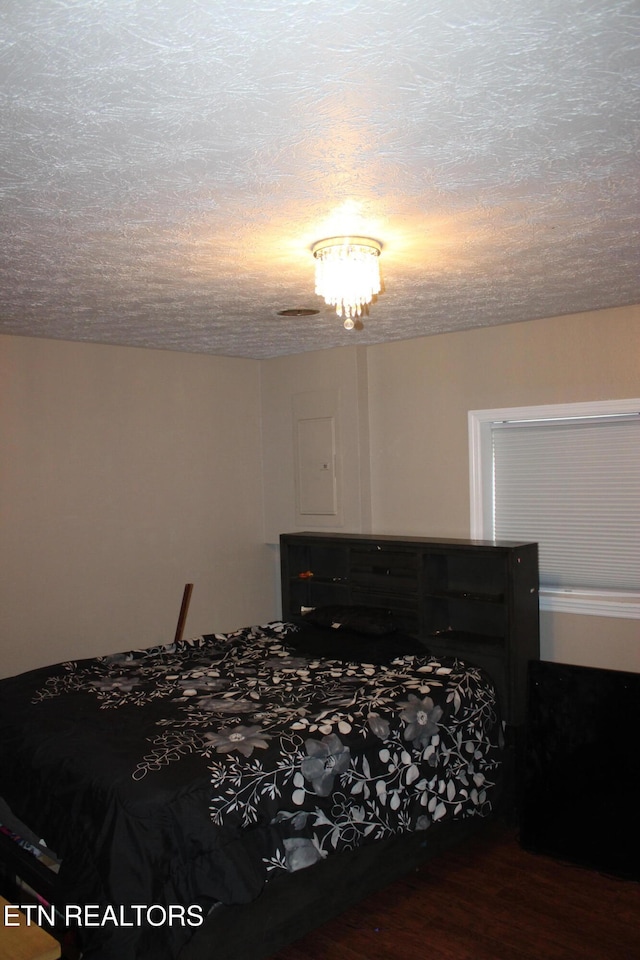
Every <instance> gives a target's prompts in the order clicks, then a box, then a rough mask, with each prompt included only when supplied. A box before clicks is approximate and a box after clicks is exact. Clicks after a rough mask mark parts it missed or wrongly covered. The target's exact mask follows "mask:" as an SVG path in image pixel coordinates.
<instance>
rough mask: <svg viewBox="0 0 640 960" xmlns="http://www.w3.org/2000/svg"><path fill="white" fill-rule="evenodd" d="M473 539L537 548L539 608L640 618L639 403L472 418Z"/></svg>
mask: <svg viewBox="0 0 640 960" xmlns="http://www.w3.org/2000/svg"><path fill="white" fill-rule="evenodd" d="M469 444H470V464H471V536H472V537H474V538H475V539H489V540H492V539H502V540H526V541H531V540H535V541H537V542H538V543H539V544H540V586H541V591H540V606H541V608H542V609H546V610H560V611H565V612H573V613H587V614H595V615H599V616H608V617H610V616H618V617H628V618H634V619H636V618H638V619H640V399H634V400H624V401H617V400H616V401H602V402H599V403H593V404H584V403H579V404H566V405H561V406H550V407H518V408H515V409H503V410H472V411H470V413H469Z"/></svg>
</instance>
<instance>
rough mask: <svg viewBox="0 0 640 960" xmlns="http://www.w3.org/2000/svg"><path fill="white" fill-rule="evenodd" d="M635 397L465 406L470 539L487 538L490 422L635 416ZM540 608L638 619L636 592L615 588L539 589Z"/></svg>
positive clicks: (637, 403) (637, 402)
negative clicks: (516, 405)
mask: <svg viewBox="0 0 640 960" xmlns="http://www.w3.org/2000/svg"><path fill="white" fill-rule="evenodd" d="M638 411H640V399H638V398H632V399H625V400H596V401H590V402H587V403H561V404H548V405H544V406H530V407H500V408H496V409H490V410H469V412H468V427H469V490H470V510H471V534H470V535H471V538H472V539H474V540H492V539H494V536H493V511H492V509H491V500H492V494H493V467H492V455H491V428H492V424H493V423H496V422H500V421H505V420H521V421H524V420H558V419H562V420H567V419H572V418H579V417H616V416H624V415H629V414H637V413H638ZM540 609H541V610H550V611H554V612H558V613H577V614H582V615H590V616H600V617H621V618H624V619H630V620H640V590H638V591H637V592H636V593H632V594H629V593H628V592H620V593H618V592H617V591H614V590H604V589H602V590H596V589H594V590H587V589H569V588H561V587H557V588H550V587H544V588H541V590H540Z"/></svg>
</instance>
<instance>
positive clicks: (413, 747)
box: [0, 571, 505, 960]
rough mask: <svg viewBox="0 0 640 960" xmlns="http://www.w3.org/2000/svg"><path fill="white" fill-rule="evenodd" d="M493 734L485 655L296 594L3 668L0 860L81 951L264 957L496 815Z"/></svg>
mask: <svg viewBox="0 0 640 960" xmlns="http://www.w3.org/2000/svg"><path fill="white" fill-rule="evenodd" d="M301 573H305V574H306V573H307V571H301ZM372 599H374V598H372V597H369V601H371V600H372ZM504 746H505V723H504V716H503V714H501V703H500V696H499V693H498V691H497V689H496V684H495V683H494V682H493V681H492V678H491V677H490V675H489V674H488V673H487V671H486V669H484V668H483V667H482V666H480V665H477V664H474V663H470V662H468V661H467V662H465V661H462V660H461V659H460V658H459V657H456V656H455V650H454V649H451V650H450V651H449V652H448V653H447V654H443V653H442V652H439V653H438V654H437V655H436V656H432V655H431V653H430V652H429V650H428V649H427V648H426V646H425V643H424V639H423V638H420V637H419V636H417V635H416V634H415V633H413V634H412V633H409V632H407V631H405V630H404V629H398V626H397V623H396V622H395V620H394V610H393V609H392V607H390V606H389V605H388V604H386V605H383V604H381V605H379V606H376V605H375V603H372V602H368V603H367V604H365V605H363V604H354V603H348V604H346V605H345V604H339V605H336V604H321V605H319V606H315V607H312V608H310V609H308V610H307V609H302V607H301V608H300V610H299V616H296V617H295V618H293V619H291V620H286V621H285V620H280V621H274V622H271V623H267V624H264V625H260V626H251V627H246V628H243V629H240V630H237V631H234V632H231V633H227V634H224V635H221V634H209V635H204V636H200V637H196V638H192V639H188V640H178V641H174V642H173V643H170V644H167V645H166V646H161V647H156V648H152V649H142V650H131V651H127V652H123V653H120V654H115V655H110V656H105V657H97V658H91V659H87V660H81V661H70V662H65V663H61V664H56V665H53V666H48V667H43V668H41V669H37V670H34V671H30V672H29V673H26V674H22V675H20V676H18V677H13V678H8V679H6V680H2V681H0V796H1V797H2V803H3V805H4V806H0V824H3V826H2V833H0V840H2V843H1V844H0V851H4V858H5V861H6V862H7V863H8V867H7V868H6V871H7V873H8V875H10V876H11V877H12V878H14V877H19V878H20V882H21V883H26V884H28V886H29V888H30V889H31V890H33V891H35V894H36V896H37V897H38V898H39V901H38V902H40V903H41V904H42V905H43V909H44V910H45V911H46V910H49V911H55V921H56V924H57V925H58V926H60V927H70V928H72V929H74V930H75V936H76V938H77V940H78V942H79V944H80V948H81V950H82V953H83V956H84V957H86V958H93V960H116V958H117V960H233V958H237V960H240V958H242V960H252V958H255V960H257V958H259V957H267V956H269V955H270V954H272V953H274V952H276V951H277V949H278V948H279V947H281V946H282V945H283V944H284V943H286V942H289V941H291V940H293V939H295V938H296V937H298V936H301V935H302V934H303V933H305V932H307V931H308V930H310V929H313V927H314V926H317V925H318V924H320V923H321V922H323V921H324V920H325V919H327V918H328V917H329V916H332V915H334V914H335V913H337V912H339V911H340V910H341V909H344V908H345V907H346V906H348V905H349V904H350V903H351V902H353V901H354V900H355V899H358V898H360V897H362V896H363V895H366V893H368V892H370V891H371V890H372V889H375V888H377V887H379V886H381V885H383V884H385V883H388V882H389V881H390V880H393V879H394V878H395V877H397V876H399V875H400V874H401V873H403V872H404V871H406V870H407V869H411V868H412V867H413V866H415V865H416V864H417V863H419V862H422V860H424V859H425V858H426V857H428V856H431V855H433V854H435V853H436V852H439V850H441V849H443V848H444V847H445V846H447V845H448V844H450V843H452V842H459V841H461V840H462V839H463V838H464V837H465V836H467V835H468V834H469V833H470V832H472V831H473V830H475V829H476V828H477V827H478V826H479V825H481V824H482V823H483V822H485V821H486V819H487V818H488V817H491V816H492V815H493V814H494V813H495V811H496V810H497V809H498V808H499V806H500V804H501V802H502V797H503V795H504V776H503V771H504V768H505V749H504ZM3 810H4V811H5V816H4V817H3ZM16 840H17V841H18V843H16ZM43 842H44V843H46V849H45V851H44V853H43V851H42V843H43ZM8 851H9V852H8ZM34 854H35V856H34ZM44 864H46V865H44ZM51 865H53V867H54V870H53V871H52V870H51ZM23 899H26V893H25V894H24V897H23ZM14 901H15V897H14ZM20 902H21V901H20ZM43 915H44V916H45V917H49V916H51V917H52V913H46V912H45V913H44V914H43ZM39 916H40V915H39ZM52 918H53V917H52Z"/></svg>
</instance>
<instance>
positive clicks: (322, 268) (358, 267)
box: [311, 237, 382, 330]
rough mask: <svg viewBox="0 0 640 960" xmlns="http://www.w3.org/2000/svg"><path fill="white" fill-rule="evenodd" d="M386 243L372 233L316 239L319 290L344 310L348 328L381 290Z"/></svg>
mask: <svg viewBox="0 0 640 960" xmlns="http://www.w3.org/2000/svg"><path fill="white" fill-rule="evenodd" d="M381 250H382V244H381V243H379V242H378V241H377V240H371V239H370V238H369V237H330V238H329V239H328V240H320V241H318V243H314V245H313V246H312V248H311V252H312V253H313V255H314V257H315V258H316V293H317V294H319V296H321V297H324V299H325V301H326V302H327V303H329V304H331V306H333V307H335V308H336V313H337V314H338V316H339V317H341V316H343V314H344V318H345V319H344V327H345V330H353V328H354V326H355V325H356V324H355V318H357V317H360V316H362V312H363V311H364V312H365V313H366V311H367V307H368V305H369V304H370V303H371V301H372V300H373V298H374V296H375V295H376V294H377V293H380V267H379V264H378V257H379V256H380V251H381Z"/></svg>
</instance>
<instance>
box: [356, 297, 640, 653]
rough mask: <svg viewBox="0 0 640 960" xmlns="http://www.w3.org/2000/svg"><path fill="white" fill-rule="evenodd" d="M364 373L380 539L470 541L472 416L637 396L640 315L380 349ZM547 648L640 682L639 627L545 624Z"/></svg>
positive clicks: (610, 313) (613, 313)
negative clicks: (639, 677)
mask: <svg viewBox="0 0 640 960" xmlns="http://www.w3.org/2000/svg"><path fill="white" fill-rule="evenodd" d="M371 322H373V321H371ZM368 369H369V426H370V437H371V483H372V523H373V529H374V530H375V531H376V532H378V533H406V534H417V535H420V534H426V535H430V536H454V537H456V536H457V537H468V536H469V530H470V516H469V455H468V426H467V413H468V411H469V410H477V409H490V408H493V407H511V406H526V405H538V404H551V403H563V402H566V403H569V402H578V401H588V400H605V399H606V400H612V399H622V398H627V397H638V396H640V307H638V306H633V307H624V308H618V309H615V310H601V311H594V312H591V313H584V314H580V315H575V316H566V317H556V318H552V319H545V320H536V321H531V322H529V323H520V324H512V325H508V326H499V327H492V328H485V329H478V330H471V331H467V332H465V333H455V334H444V335H441V336H436V337H428V338H424V339H417V340H411V341H407V342H400V343H390V344H381V345H378V346H374V347H371V348H370V349H369V352H368ZM541 646H542V656H543V657H544V658H546V659H552V660H558V661H566V662H572V663H585V664H587V665H593V666H610V667H614V668H617V669H628V670H636V671H640V622H639V621H637V620H635V621H630V620H614V619H611V620H607V619H604V618H600V617H582V616H580V617H578V616H568V615H566V614H564V615H556V614H550V613H545V614H544V615H543V617H542V628H541Z"/></svg>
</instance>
